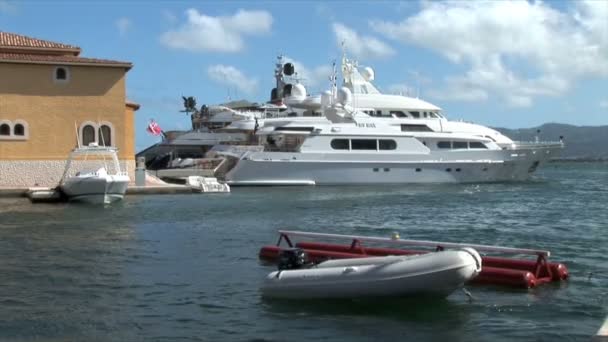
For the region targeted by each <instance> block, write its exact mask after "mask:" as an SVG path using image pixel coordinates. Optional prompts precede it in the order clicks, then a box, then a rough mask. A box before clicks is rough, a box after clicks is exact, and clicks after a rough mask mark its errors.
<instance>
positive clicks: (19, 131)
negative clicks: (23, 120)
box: [13, 123, 25, 136]
mask: <svg viewBox="0 0 608 342" xmlns="http://www.w3.org/2000/svg"><path fill="white" fill-rule="evenodd" d="M13 132H14V134H15V135H19V136H24V135H25V127H23V125H22V124H19V123H18V124H15V128H13Z"/></svg>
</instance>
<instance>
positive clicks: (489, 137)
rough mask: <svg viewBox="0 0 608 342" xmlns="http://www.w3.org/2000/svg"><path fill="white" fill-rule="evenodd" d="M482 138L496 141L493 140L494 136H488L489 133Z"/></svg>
mask: <svg viewBox="0 0 608 342" xmlns="http://www.w3.org/2000/svg"><path fill="white" fill-rule="evenodd" d="M484 138H488V139H490V140H492V141H493V142H496V140H494V138H492V137H491V136H489V135H486V136H484Z"/></svg>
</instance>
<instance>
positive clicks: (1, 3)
mask: <svg viewBox="0 0 608 342" xmlns="http://www.w3.org/2000/svg"><path fill="white" fill-rule="evenodd" d="M1 13H6V14H13V13H17V5H16V4H15V2H12V1H8V0H0V14H1Z"/></svg>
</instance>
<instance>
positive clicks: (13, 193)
mask: <svg viewBox="0 0 608 342" xmlns="http://www.w3.org/2000/svg"><path fill="white" fill-rule="evenodd" d="M31 190H36V191H49V192H52V191H53V188H49V187H35V188H8V187H4V188H0V198H11V197H12V198H16V197H28V192H29V191H31ZM190 193H192V188H191V187H190V186H186V185H178V184H169V185H147V186H136V185H133V186H129V188H128V189H127V193H126V195H164V194H190Z"/></svg>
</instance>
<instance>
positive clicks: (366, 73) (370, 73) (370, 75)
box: [361, 67, 374, 81]
mask: <svg viewBox="0 0 608 342" xmlns="http://www.w3.org/2000/svg"><path fill="white" fill-rule="evenodd" d="M361 76H363V78H364V79H365V80H366V81H373V80H374V69H372V68H370V67H365V68H363V70H361Z"/></svg>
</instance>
